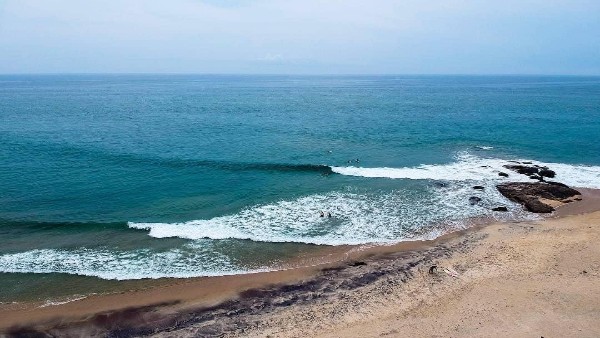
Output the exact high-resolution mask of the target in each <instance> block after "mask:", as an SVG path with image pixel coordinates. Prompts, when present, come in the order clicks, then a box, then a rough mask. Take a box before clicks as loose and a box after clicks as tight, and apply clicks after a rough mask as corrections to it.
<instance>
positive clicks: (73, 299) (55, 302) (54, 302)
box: [38, 296, 87, 308]
mask: <svg viewBox="0 0 600 338" xmlns="http://www.w3.org/2000/svg"><path fill="white" fill-rule="evenodd" d="M86 298H87V296H74V297H71V298H67V299H64V300H47V301H46V302H45V303H44V304H42V305H40V306H38V308H44V307H48V306H57V305H63V304H67V303H72V302H76V301H78V300H82V299H86Z"/></svg>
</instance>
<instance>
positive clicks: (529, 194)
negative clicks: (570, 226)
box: [496, 182, 580, 213]
mask: <svg viewBox="0 0 600 338" xmlns="http://www.w3.org/2000/svg"><path fill="white" fill-rule="evenodd" d="M496 188H497V189H498V191H500V193H501V194H502V195H504V196H505V197H506V198H508V199H509V200H511V201H513V202H517V203H520V204H521V205H523V206H524V207H525V208H526V209H527V210H529V211H531V212H535V213H548V212H552V211H554V208H553V207H551V206H549V205H547V204H545V203H542V202H541V201H540V200H539V199H540V198H545V199H549V200H554V201H562V200H564V199H566V198H569V197H573V196H576V195H580V193H579V191H577V190H575V189H571V188H569V187H568V186H566V185H564V184H562V183H557V182H509V183H502V184H498V185H497V186H496Z"/></svg>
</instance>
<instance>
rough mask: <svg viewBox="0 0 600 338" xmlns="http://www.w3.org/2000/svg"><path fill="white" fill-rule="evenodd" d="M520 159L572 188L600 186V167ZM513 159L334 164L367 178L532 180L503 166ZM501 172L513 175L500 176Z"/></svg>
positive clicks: (338, 170)
mask: <svg viewBox="0 0 600 338" xmlns="http://www.w3.org/2000/svg"><path fill="white" fill-rule="evenodd" d="M517 161H518V162H531V163H532V164H535V165H540V166H547V167H549V168H550V169H552V170H554V171H555V172H556V178H555V179H556V181H559V182H562V183H565V184H567V185H570V186H573V187H580V188H600V166H585V165H570V164H563V163H545V162H540V161H534V160H527V159H518V160H517ZM506 164H511V163H510V162H508V161H506V160H502V159H497V158H482V157H477V156H473V155H471V154H468V153H460V154H459V155H457V160H456V161H455V162H452V163H448V164H432V165H420V166H417V167H405V168H360V167H332V170H333V172H335V173H338V174H341V175H347V176H360V177H368V178H393V179H412V180H446V181H486V180H492V181H529V180H530V179H529V178H528V177H527V176H525V175H519V174H517V173H514V172H512V171H509V170H508V169H506V168H504V167H503V166H504V165H506ZM499 172H505V173H508V174H509V175H510V177H509V178H505V177H501V176H498V173H499Z"/></svg>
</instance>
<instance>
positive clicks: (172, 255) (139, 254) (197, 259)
mask: <svg viewBox="0 0 600 338" xmlns="http://www.w3.org/2000/svg"><path fill="white" fill-rule="evenodd" d="M255 271H263V269H256V270H255ZM0 272H10V273H68V274H74V275H82V276H94V277H99V278H103V279H116V280H126V279H143V278H162V277H176V278H188V277H196V276H221V275H231V274H239V273H246V272H248V271H247V270H246V269H242V268H240V267H237V266H236V265H235V264H233V263H232V262H231V260H230V259H228V258H227V257H226V256H223V255H220V254H219V253H218V252H216V251H214V250H211V249H210V248H202V247H201V246H198V245H194V244H193V243H192V244H190V245H189V246H187V247H184V248H182V249H172V250H169V251H166V252H152V251H150V250H134V251H113V250H108V249H85V248H81V249H73V250H67V249H63V250H57V249H38V250H30V251H26V252H19V253H14V254H5V255H1V256H0ZM50 305H52V304H50Z"/></svg>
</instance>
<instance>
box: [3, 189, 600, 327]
mask: <svg viewBox="0 0 600 338" xmlns="http://www.w3.org/2000/svg"><path fill="white" fill-rule="evenodd" d="M580 191H581V192H582V197H583V200H582V201H579V202H573V203H569V204H565V205H563V206H561V207H560V208H559V209H558V210H557V211H556V212H555V213H553V214H552V215H550V216H549V217H546V218H545V219H543V220H541V221H524V222H493V223H486V224H481V225H475V226H473V227H470V228H468V229H464V230H459V231H454V232H450V233H447V234H444V235H442V236H440V237H438V238H436V239H433V240H427V241H407V242H400V243H398V244H394V245H372V246H369V247H364V246H360V247H351V246H345V247H332V248H324V249H323V250H316V251H315V253H314V254H310V255H308V257H301V258H300V259H299V260H298V261H297V263H298V265H300V267H295V268H294V267H291V268H288V269H285V270H278V271H270V272H257V273H251V274H243V275H230V276H219V277H197V278H190V279H183V280H182V279H172V280H167V281H166V283H165V285H160V286H150V287H149V288H147V289H139V290H131V291H125V292H121V293H113V294H104V295H90V296H87V297H85V298H82V299H78V300H73V301H71V302H67V303H64V304H58V305H51V306H45V307H40V305H41V304H40V303H19V304H0V332H2V331H3V330H4V331H6V332H9V333H10V332H13V333H15V332H18V330H33V331H37V332H40V331H41V332H47V331H52V330H67V331H68V332H71V331H69V330H75V331H76V332H79V333H81V332H84V333H86V334H91V332H92V331H90V330H92V329H93V332H96V333H98V334H99V332H107V331H111V330H114V329H115V327H117V328H119V329H125V330H126V331H127V332H129V334H125V335H138V334H148V333H149V332H151V331H152V332H154V330H156V329H159V330H160V329H167V328H169V330H187V329H189V328H190V327H195V326H194V325H196V326H197V325H198V323H201V321H200V322H198V321H196V322H194V321H193V320H191V318H204V317H206V316H211V315H212V316H213V317H212V318H214V317H215V316H216V313H219V311H221V313H222V312H223V311H225V312H227V311H229V312H232V311H233V313H234V314H235V315H234V316H233V317H234V318H238V317H239V316H242V317H243V316H245V315H248V314H247V313H244V312H242V313H239V314H238V313H236V311H239V310H240V306H242V307H249V308H252V307H253V306H255V305H256V304H257V303H258V304H262V307H260V308H257V309H256V312H254V310H252V311H250V312H251V314H252V315H253V316H262V315H263V313H269V312H270V311H275V310H279V309H281V308H283V309H285V310H286V311H287V310H288V309H293V308H295V307H299V306H310V304H311V303H313V302H322V301H328V300H330V299H332V297H333V298H335V297H334V296H335V295H336V293H337V289H342V290H344V292H357V293H360V292H363V291H364V290H363V289H365V288H368V287H370V285H371V284H377V283H378V282H379V281H380V280H381V279H385V278H387V277H389V276H392V275H393V276H396V277H399V280H401V281H402V283H409V282H410V281H411V280H413V279H415V278H416V277H415V276H416V273H422V272H423V269H426V268H427V266H428V264H432V263H433V262H435V261H437V260H441V259H445V258H448V257H452V256H453V255H456V254H460V253H464V252H465V251H468V250H472V249H473V247H476V246H477V245H478V244H477V243H478V241H480V240H482V237H485V236H484V233H485V232H486V231H487V230H486V229H488V230H489V229H492V228H504V229H509V228H511V227H513V226H520V225H524V224H551V222H560V221H561V220H566V219H573V218H577V217H584V218H585V217H588V216H593V215H596V214H597V211H598V210H600V190H595V189H580ZM582 215H583V216H582ZM309 261H313V262H315V261H316V264H311V265H307V264H306V262H309ZM293 264H294V262H292V266H293ZM390 266H393V267H394V269H389V267H390ZM450 273H451V274H453V272H452V271H451V272H450ZM170 281H172V283H169V282H170ZM332 281H333V282H332ZM348 281H350V282H348ZM336 283H337V284H336ZM344 283H345V284H344ZM327 285H328V286H329V287H332V286H334V288H333V290H330V291H324V290H326V289H327ZM317 286H318V287H317ZM323 286H325V288H323ZM315 288H316V289H319V290H320V293H318V292H317V293H316V294H317V296H315V290H316V289H315ZM307 294H311V296H310V297H309V298H308V299H305V298H306V297H305V296H306V295H307ZM290 297H291V298H290ZM303 297H304V298H303ZM311 297H312V298H311ZM278 302H279V303H278ZM278 304H279V305H278ZM132 313H135V314H136V316H138V317H140V318H139V321H142V322H139V321H132V320H131V318H130V317H131V314H132ZM151 314H152V315H151ZM126 315H127V316H126ZM203 316H204V317H203ZM109 317H110V318H112V319H115V320H116V321H115V323H113V324H111V325H112V327H103V326H102V325H100V326H98V325H99V324H98V323H97V322H98V318H109ZM125 317H128V318H129V319H128V320H126V319H124V318H125ZM183 319H186V320H187V322H188V324H190V323H189V322H193V323H191V324H190V325H187V324H186V325H187V326H186V325H179V326H178V325H176V324H174V323H179V322H181V321H185V320H183ZM241 323H242V322H240V321H238V322H236V323H235V325H234V326H240V325H241V326H240V327H246V326H247V325H245V324H244V325H242V324H241ZM102 330H104V331H102ZM148 330H150V331H148ZM221 331H225V332H230V331H231V332H233V333H234V331H232V327H229V328H224V329H223V330H221ZM27 332H28V331H27ZM59 332H62V331H59ZM219 332H220V331H219ZM231 332H230V333H231Z"/></svg>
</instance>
